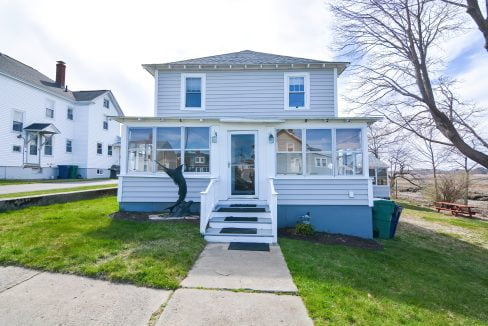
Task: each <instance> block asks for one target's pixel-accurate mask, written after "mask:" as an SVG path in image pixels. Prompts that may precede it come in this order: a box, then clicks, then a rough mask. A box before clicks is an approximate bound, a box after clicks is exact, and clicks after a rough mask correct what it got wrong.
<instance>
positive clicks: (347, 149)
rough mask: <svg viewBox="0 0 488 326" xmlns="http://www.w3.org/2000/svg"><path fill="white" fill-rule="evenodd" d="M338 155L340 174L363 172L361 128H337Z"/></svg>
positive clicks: (338, 170)
mask: <svg viewBox="0 0 488 326" xmlns="http://www.w3.org/2000/svg"><path fill="white" fill-rule="evenodd" d="M336 155H337V174H338V175H361V174H363V153H362V140H361V129H337V131H336Z"/></svg>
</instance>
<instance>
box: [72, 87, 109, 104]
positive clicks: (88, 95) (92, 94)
mask: <svg viewBox="0 0 488 326" xmlns="http://www.w3.org/2000/svg"><path fill="white" fill-rule="evenodd" d="M107 92H108V90H107V89H100V90H95V91H76V92H73V95H74V97H75V99H76V100H77V101H91V100H93V99H96V98H97V97H99V96H100V95H102V94H105V93H107Z"/></svg>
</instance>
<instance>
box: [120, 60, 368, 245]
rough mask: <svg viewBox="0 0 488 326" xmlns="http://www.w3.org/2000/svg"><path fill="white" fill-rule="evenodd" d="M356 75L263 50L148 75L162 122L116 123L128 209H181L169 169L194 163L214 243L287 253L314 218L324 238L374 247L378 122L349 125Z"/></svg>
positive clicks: (192, 175) (196, 192)
mask: <svg viewBox="0 0 488 326" xmlns="http://www.w3.org/2000/svg"><path fill="white" fill-rule="evenodd" d="M347 65H348V63H346V62H327V61H321V60H311V59H303V58H295V57H288V56H281V55H274V54H268V53H260V52H254V51H241V52H235V53H229V54H224V55H216V56H211V57H204V58H198V59H191V60H184V61H177V62H170V63H164V64H146V65H143V67H144V68H145V69H146V70H147V71H148V72H149V73H150V74H151V75H153V76H154V79H155V92H156V94H155V101H156V102H155V107H154V110H155V111H154V117H120V118H115V119H116V120H117V121H119V122H121V123H123V127H122V145H121V157H122V159H121V175H120V177H119V193H118V201H119V205H120V209H121V210H124V211H160V210H162V209H164V208H166V207H168V206H169V205H170V204H172V203H173V202H174V201H175V200H176V199H177V197H178V193H177V192H178V188H177V187H176V186H175V185H174V184H173V182H172V180H171V179H170V178H169V177H168V175H167V174H166V173H165V172H163V171H162V169H161V168H160V167H159V166H158V165H157V164H156V163H155V160H157V161H158V162H159V163H161V164H163V165H165V166H166V167H169V168H175V167H177V166H178V165H180V164H184V171H185V172H184V175H185V177H186V181H187V185H188V194H187V200H192V201H194V202H195V203H196V205H194V206H196V209H198V207H199V209H200V221H201V224H200V230H201V232H202V234H204V235H205V239H207V240H208V241H224V242H228V241H238V242H246V241H248V242H276V240H277V228H278V227H287V226H289V227H293V226H295V224H296V223H297V221H300V217H301V216H303V215H305V214H307V213H309V214H310V215H311V223H312V224H313V226H314V227H315V229H316V230H320V231H327V232H331V233H342V234H349V235H355V236H359V237H364V238H371V237H372V208H371V206H372V203H373V190H372V183H371V179H370V177H369V173H368V151H367V133H366V129H367V126H368V124H371V123H373V122H375V121H377V120H378V118H374V117H339V116H338V107H337V103H338V100H337V77H338V76H339V75H340V74H341V73H342V72H343V71H344V69H346V67H347Z"/></svg>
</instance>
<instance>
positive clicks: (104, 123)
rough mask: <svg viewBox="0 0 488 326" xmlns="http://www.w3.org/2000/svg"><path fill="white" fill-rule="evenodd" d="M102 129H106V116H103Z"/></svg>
mask: <svg viewBox="0 0 488 326" xmlns="http://www.w3.org/2000/svg"><path fill="white" fill-rule="evenodd" d="M103 129H105V130H108V116H104V117H103Z"/></svg>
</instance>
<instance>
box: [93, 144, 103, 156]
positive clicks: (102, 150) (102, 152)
mask: <svg viewBox="0 0 488 326" xmlns="http://www.w3.org/2000/svg"><path fill="white" fill-rule="evenodd" d="M98 144H100V145H101V146H100V148H101V149H102V152H101V153H99V152H98ZM95 149H96V152H97V155H103V143H102V142H97V147H96V148H95Z"/></svg>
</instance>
